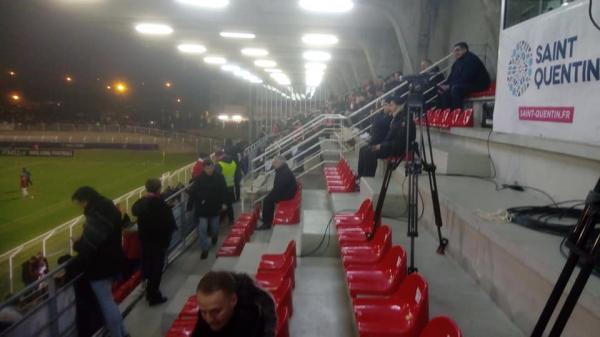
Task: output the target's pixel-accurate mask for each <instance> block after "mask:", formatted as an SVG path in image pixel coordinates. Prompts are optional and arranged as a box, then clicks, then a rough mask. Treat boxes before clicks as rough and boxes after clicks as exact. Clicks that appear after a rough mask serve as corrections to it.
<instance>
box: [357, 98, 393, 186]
mask: <svg viewBox="0 0 600 337" xmlns="http://www.w3.org/2000/svg"><path fill="white" fill-rule="evenodd" d="M390 100H391V99H390V98H389V97H386V98H385V99H384V102H383V109H382V111H380V112H378V113H376V114H375V115H374V116H373V123H372V125H371V138H370V139H369V142H368V143H367V145H365V146H363V147H361V148H360V152H359V153H358V178H359V179H360V177H374V176H375V172H376V171H377V156H376V155H375V152H373V151H372V150H371V148H372V147H373V146H374V145H377V144H381V142H382V141H383V140H384V139H385V136H386V135H387V133H388V130H389V129H390V122H391V121H392V116H391V114H390V109H389V105H390Z"/></svg>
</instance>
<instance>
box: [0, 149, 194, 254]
mask: <svg viewBox="0 0 600 337" xmlns="http://www.w3.org/2000/svg"><path fill="white" fill-rule="evenodd" d="M194 159H195V158H194V155H192V154H167V155H166V156H165V158H164V161H163V155H162V152H160V151H151V152H145V151H127V150H81V151H75V156H74V157H73V158H58V157H52V158H49V157H43V158H42V157H8V156H6V157H5V156H2V157H0V253H4V252H6V251H8V250H9V249H12V248H14V247H16V246H18V245H19V244H21V243H24V242H26V241H28V240H30V239H32V238H34V237H36V236H38V235H40V234H43V233H45V232H47V231H49V230H51V229H52V228H54V227H56V226H59V225H61V224H63V223H64V222H66V221H68V220H70V219H72V218H74V217H76V216H78V215H81V210H80V209H79V208H77V207H76V206H75V205H74V204H73V203H72V202H71V195H72V194H73V192H74V191H75V190H76V189H77V188H78V187H80V186H84V185H88V186H92V187H94V188H96V189H97V190H98V191H99V192H100V193H101V194H103V195H105V196H106V197H109V198H111V199H114V198H116V197H119V196H121V195H123V194H125V193H127V192H129V191H131V190H133V189H135V188H137V187H140V186H142V185H143V184H144V182H145V181H146V179H147V178H149V177H157V178H158V177H160V175H161V174H162V173H164V172H167V171H172V170H174V169H178V168H180V167H182V166H184V165H186V164H189V163H191V162H193V161H194ZM23 167H26V168H27V169H28V170H29V171H30V172H31V175H32V181H33V186H32V187H31V188H30V189H29V193H30V197H28V198H22V197H21V191H20V188H19V174H20V172H21V168H23Z"/></svg>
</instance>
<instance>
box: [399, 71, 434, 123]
mask: <svg viewBox="0 0 600 337" xmlns="http://www.w3.org/2000/svg"><path fill="white" fill-rule="evenodd" d="M404 79H405V80H406V81H407V82H408V98H407V100H406V107H407V109H408V112H409V114H411V115H413V116H414V117H422V116H423V114H424V111H425V98H424V96H423V95H424V93H425V91H427V89H429V88H430V87H431V83H430V82H429V76H427V74H422V75H407V76H404Z"/></svg>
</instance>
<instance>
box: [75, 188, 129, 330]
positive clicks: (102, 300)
mask: <svg viewBox="0 0 600 337" xmlns="http://www.w3.org/2000/svg"><path fill="white" fill-rule="evenodd" d="M72 200H73V201H74V202H75V203H77V204H78V205H79V206H80V207H81V208H82V209H83V214H84V215H85V224H84V225H83V233H82V234H81V237H80V238H79V239H78V240H77V241H75V242H74V243H73V248H74V249H75V251H76V252H77V253H78V255H77V257H76V259H77V261H78V265H80V266H81V268H82V269H83V277H84V278H85V279H86V280H88V281H89V283H90V287H91V288H92V291H93V292H94V294H95V295H96V299H97V300H98V305H99V306H100V311H101V312H102V316H103V317H104V323H105V324H106V328H107V329H108V331H109V332H110V336H111V337H124V336H128V334H127V331H126V330H125V326H124V325H123V316H121V312H120V311H119V307H118V306H117V304H116V303H115V301H114V300H113V297H112V283H113V281H114V279H115V278H116V277H117V276H118V274H119V273H120V271H121V270H120V267H121V266H122V265H123V264H122V263H123V259H124V254H123V249H122V248H121V247H122V246H121V223H122V220H121V212H119V210H118V209H117V207H116V206H115V205H114V204H113V202H112V201H111V200H109V199H107V198H105V197H103V196H101V195H100V194H99V193H98V192H96V190H94V189H93V188H91V187H88V186H84V187H80V188H79V189H77V191H75V193H74V194H73V197H72Z"/></svg>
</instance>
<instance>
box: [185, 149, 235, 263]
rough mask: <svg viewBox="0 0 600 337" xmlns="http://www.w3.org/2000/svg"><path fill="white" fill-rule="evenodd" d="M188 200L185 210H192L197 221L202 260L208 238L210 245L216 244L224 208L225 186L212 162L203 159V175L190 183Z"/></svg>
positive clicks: (206, 252) (204, 255)
mask: <svg viewBox="0 0 600 337" xmlns="http://www.w3.org/2000/svg"><path fill="white" fill-rule="evenodd" d="M189 194H190V199H189V201H188V205H187V208H188V210H191V208H192V207H193V208H194V219H197V223H198V234H199V237H200V239H199V241H200V247H201V248H202V256H201V257H202V259H206V258H207V257H208V250H209V249H210V240H209V236H210V237H211V238H212V244H213V245H214V244H216V243H217V238H218V235H219V214H220V212H221V209H223V208H225V207H226V205H225V202H226V194H227V186H226V184H225V178H223V175H222V174H221V173H220V172H215V165H214V164H213V162H212V160H210V159H208V158H207V159H204V173H202V174H201V175H200V176H198V177H196V178H194V179H193V181H192V186H191V187H190V191H189Z"/></svg>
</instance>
